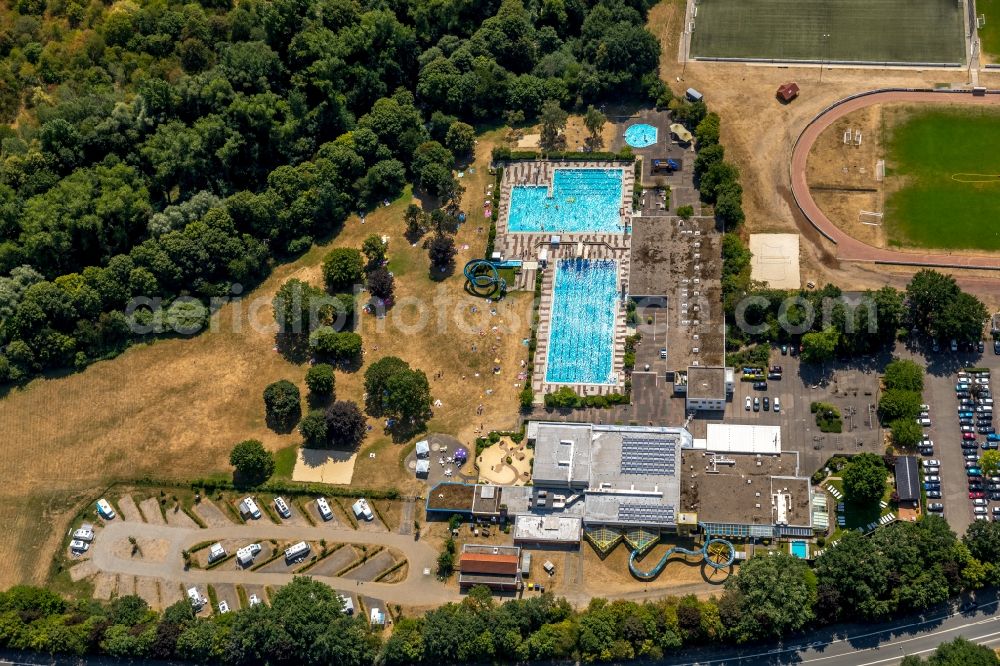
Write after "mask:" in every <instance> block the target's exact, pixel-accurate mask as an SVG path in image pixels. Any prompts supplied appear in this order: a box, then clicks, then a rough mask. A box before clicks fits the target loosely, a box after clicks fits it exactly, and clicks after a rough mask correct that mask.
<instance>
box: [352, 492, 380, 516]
mask: <svg viewBox="0 0 1000 666" xmlns="http://www.w3.org/2000/svg"><path fill="white" fill-rule="evenodd" d="M351 508H352V509H353V510H354V517H355V518H359V519H360V518H364V519H365V520H374V519H375V514H374V513H372V508H371V507H370V506H368V500H366V499H365V498H364V497H362V498H361V499H359V500H358V501H357V502H355V503H354V504H352V505H351Z"/></svg>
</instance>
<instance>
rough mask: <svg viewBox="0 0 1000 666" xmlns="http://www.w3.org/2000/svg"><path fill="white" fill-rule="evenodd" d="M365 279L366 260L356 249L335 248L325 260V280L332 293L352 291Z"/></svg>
mask: <svg viewBox="0 0 1000 666" xmlns="http://www.w3.org/2000/svg"><path fill="white" fill-rule="evenodd" d="M363 277H364V260H363V259H362V257H361V252H359V251H358V250H355V249H354V248H347V247H338V248H334V249H333V250H330V252H329V253H327V255H326V257H325V258H324V259H323V279H324V280H325V281H326V288H327V289H329V290H330V291H350V290H351V288H352V287H353V286H354V285H356V284H360V283H361V280H362V278H363Z"/></svg>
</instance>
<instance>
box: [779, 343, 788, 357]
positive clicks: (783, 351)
mask: <svg viewBox="0 0 1000 666" xmlns="http://www.w3.org/2000/svg"><path fill="white" fill-rule="evenodd" d="M781 355H782V356H787V355H788V345H781Z"/></svg>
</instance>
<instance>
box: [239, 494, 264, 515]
mask: <svg viewBox="0 0 1000 666" xmlns="http://www.w3.org/2000/svg"><path fill="white" fill-rule="evenodd" d="M240 514H241V515H242V516H243V517H244V518H245V517H247V516H249V517H251V518H253V519H254V520H259V519H260V509H258V508H257V502H255V501H254V499H253V498H252V497H245V498H243V501H242V502H240Z"/></svg>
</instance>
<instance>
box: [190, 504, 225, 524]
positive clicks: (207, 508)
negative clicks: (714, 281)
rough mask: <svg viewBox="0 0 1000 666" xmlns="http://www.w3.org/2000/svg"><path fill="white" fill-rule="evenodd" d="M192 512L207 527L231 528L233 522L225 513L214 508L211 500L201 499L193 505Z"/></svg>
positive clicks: (216, 507)
mask: <svg viewBox="0 0 1000 666" xmlns="http://www.w3.org/2000/svg"><path fill="white" fill-rule="evenodd" d="M194 512H195V513H196V514H197V515H198V517H199V518H201V519H202V520H203V521H205V524H206V525H208V526H209V527H231V526H232V525H233V521H231V520H230V519H229V518H228V517H227V516H226V514H225V511H224V510H223V509H220V508H219V507H218V506H216V505H215V503H214V502H212V501H211V500H208V499H203V500H202V501H201V502H199V503H198V504H195V505H194Z"/></svg>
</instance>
